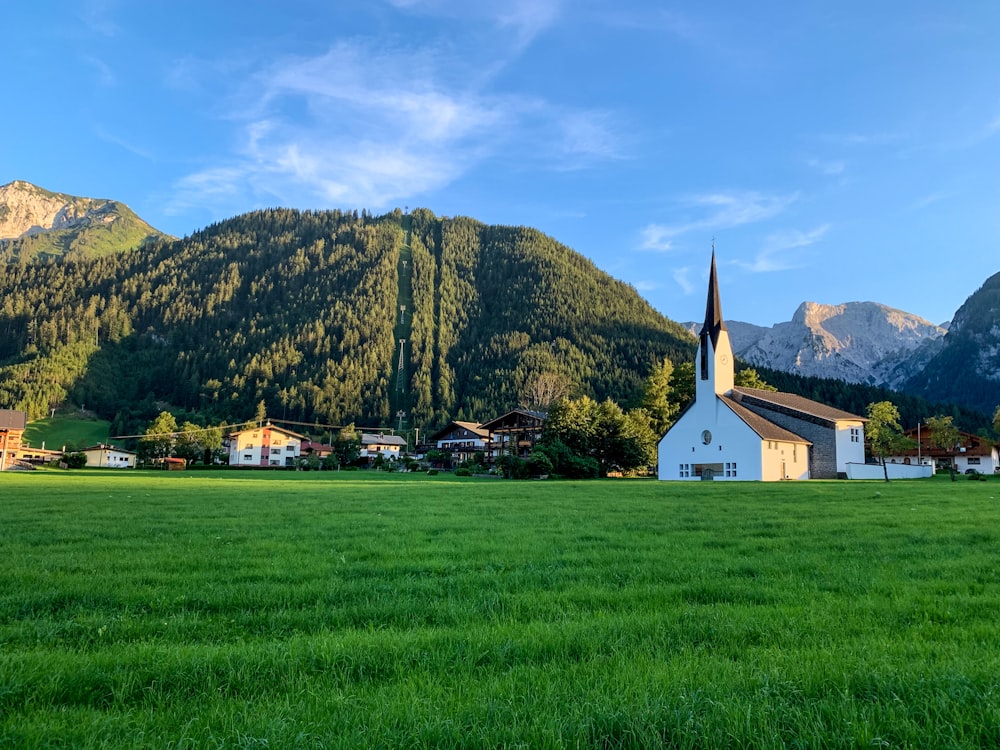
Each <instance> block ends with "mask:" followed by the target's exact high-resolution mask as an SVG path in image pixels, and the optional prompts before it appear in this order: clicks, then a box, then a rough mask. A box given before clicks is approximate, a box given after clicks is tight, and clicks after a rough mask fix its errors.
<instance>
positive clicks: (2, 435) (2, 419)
mask: <svg viewBox="0 0 1000 750" xmlns="http://www.w3.org/2000/svg"><path fill="white" fill-rule="evenodd" d="M27 423H28V415H27V414H26V413H25V412H23V411H18V410H16V409H0V471H3V470H4V469H6V468H9V467H10V466H11V465H12V464H13V463H14V459H15V458H17V454H18V451H20V450H21V437H22V436H23V435H24V428H25V426H26V425H27Z"/></svg>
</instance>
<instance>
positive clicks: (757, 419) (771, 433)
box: [719, 396, 812, 445]
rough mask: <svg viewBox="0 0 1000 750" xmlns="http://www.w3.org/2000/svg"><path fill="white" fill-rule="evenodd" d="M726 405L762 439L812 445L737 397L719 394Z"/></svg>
mask: <svg viewBox="0 0 1000 750" xmlns="http://www.w3.org/2000/svg"><path fill="white" fill-rule="evenodd" d="M719 398H720V399H721V400H722V403H724V404H725V405H726V406H728V407H729V408H730V409H732V410H733V412H734V413H735V414H736V416H737V417H739V418H740V419H742V420H743V421H744V422H746V424H747V427H749V428H750V429H751V430H753V431H754V432H756V433H757V434H758V435H759V436H760V438H761V440H780V441H781V442H784V443H802V444H805V445H812V443H811V442H810V441H808V440H806V439H805V438H803V437H800V436H799V435H796V434H795V433H794V432H791V431H790V430H786V429H785V428H784V427H779V426H778V425H776V424H775V423H774V422H772V421H770V420H768V419H765V418H764V417H762V416H760V414H756V413H755V412H752V411H750V410H749V409H748V408H746V407H745V406H743V405H742V404H741V403H739V402H738V401H737V400H736V399H733V398H730V397H729V396H719Z"/></svg>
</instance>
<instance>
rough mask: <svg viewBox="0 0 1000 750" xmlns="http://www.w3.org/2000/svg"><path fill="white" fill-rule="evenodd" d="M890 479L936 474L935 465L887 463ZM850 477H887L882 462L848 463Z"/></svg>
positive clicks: (848, 476)
mask: <svg viewBox="0 0 1000 750" xmlns="http://www.w3.org/2000/svg"><path fill="white" fill-rule="evenodd" d="M886 468H888V470H889V479H926V478H927V477H932V476H934V467H933V466H930V465H928V464H923V465H918V464H886ZM846 471H847V478H848V479H885V472H884V471H883V469H882V465H881V464H865V463H860V464H855V463H850V464H847V469H846Z"/></svg>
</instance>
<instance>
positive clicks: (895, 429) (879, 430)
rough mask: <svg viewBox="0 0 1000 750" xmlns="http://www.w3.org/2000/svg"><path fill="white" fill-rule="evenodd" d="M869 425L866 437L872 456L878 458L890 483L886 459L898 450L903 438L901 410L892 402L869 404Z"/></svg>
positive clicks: (866, 428)
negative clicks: (900, 418) (900, 420)
mask: <svg viewBox="0 0 1000 750" xmlns="http://www.w3.org/2000/svg"><path fill="white" fill-rule="evenodd" d="M867 411H868V424H866V425H865V437H866V438H867V439H868V444H869V446H871V451H872V454H873V455H875V456H877V457H878V459H879V462H880V463H881V464H882V472H883V473H884V474H885V481H887V482H888V481H889V467H888V466H886V465H885V457H886V456H888V455H889V454H890V453H892V452H893V451H894V450H896V449H898V447H899V445H900V439H901V438H902V437H903V434H902V428H901V427H900V426H899V409H897V408H896V405H895V404H893V403H892V402H891V401H877V402H875V403H871V404H868V410H867Z"/></svg>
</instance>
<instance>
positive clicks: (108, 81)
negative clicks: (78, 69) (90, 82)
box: [82, 55, 118, 88]
mask: <svg viewBox="0 0 1000 750" xmlns="http://www.w3.org/2000/svg"><path fill="white" fill-rule="evenodd" d="M82 59H83V61H84V62H85V63H87V65H89V66H90V67H92V68H93V69H94V70H95V71H96V72H97V82H98V83H99V84H100V85H101V86H104V87H105V88H111V87H112V86H114V85H115V84H116V83H118V78H117V76H115V73H114V71H113V70H112V69H111V66H110V65H108V64H107V63H106V62H104V61H103V60H101V59H99V58H97V57H94V56H93V55H84V56H83V58H82Z"/></svg>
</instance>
